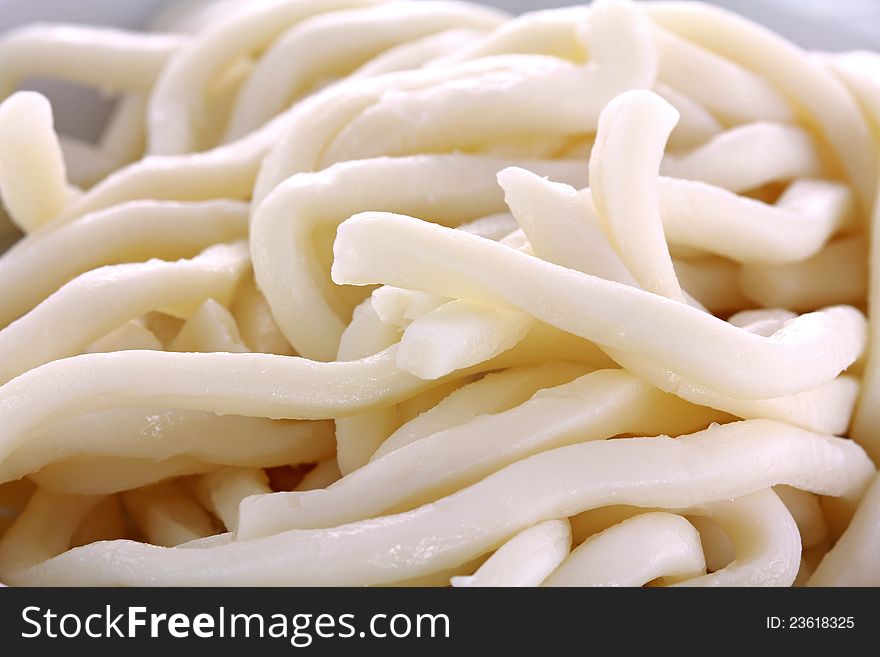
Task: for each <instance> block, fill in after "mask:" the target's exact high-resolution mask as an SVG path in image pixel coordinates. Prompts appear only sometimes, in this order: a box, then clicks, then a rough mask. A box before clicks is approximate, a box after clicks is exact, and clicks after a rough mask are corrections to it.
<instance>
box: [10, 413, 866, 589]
mask: <svg viewBox="0 0 880 657" xmlns="http://www.w3.org/2000/svg"><path fill="white" fill-rule="evenodd" d="M756 460H757V461H759V462H761V463H764V464H765V467H762V468H755V467H754V463H755V461H756ZM831 463H834V464H835V467H828V466H829V465H830V464H831ZM657 471H665V472H669V473H677V476H668V477H665V478H663V479H658V478H656V477H654V476H653V475H652V473H656V472H657ZM873 475H874V467H873V465H872V464H871V463H870V461H869V460H868V458H867V456H865V454H864V452H863V451H862V450H861V449H860V448H859V447H858V446H857V445H855V444H854V443H852V442H850V441H847V440H841V439H839V438H834V437H830V436H820V435H817V434H810V433H808V432H804V431H801V430H797V429H793V428H791V427H788V426H786V425H783V424H779V423H776V422H772V421H766V420H753V421H747V422H740V423H736V424H729V425H724V426H716V427H713V428H710V429H709V430H707V431H704V432H701V433H699V434H694V435H692V436H689V437H686V438H678V439H675V440H672V439H669V438H642V439H631V440H612V441H598V442H591V443H584V444H580V445H573V446H570V447H563V448H560V449H556V450H552V451H549V452H545V453H543V454H538V455H536V456H532V457H530V458H528V459H524V460H523V461H520V462H518V463H515V464H513V465H510V466H508V467H506V468H504V469H502V470H500V471H498V472H496V473H495V474H492V475H490V476H489V477H487V478H486V479H484V480H482V481H481V482H479V483H477V484H474V485H472V486H470V487H468V488H465V489H464V490H462V491H460V492H458V493H456V494H454V495H451V496H449V497H445V498H443V499H441V500H439V501H437V502H434V503H432V504H428V505H425V506H422V507H419V508H418V509H415V510H413V511H410V512H407V513H402V514H398V515H393V516H384V517H382V518H378V519H375V520H366V521H361V522H357V523H352V524H349V525H342V526H340V527H335V528H333V529H317V530H291V531H288V532H284V533H281V534H275V535H273V536H268V537H265V538H260V539H255V540H251V541H237V542H232V543H228V544H225V545H220V546H217V547H208V548H205V549H199V550H175V549H168V548H162V547H158V546H151V545H145V544H141V543H134V542H130V541H107V542H101V543H93V544H92V545H88V546H84V547H81V548H76V549H74V550H71V551H69V552H66V553H64V554H62V555H60V556H58V557H54V558H53V559H50V560H48V561H46V562H43V563H41V564H39V565H36V566H33V567H31V568H26V569H23V570H19V571H15V572H11V573H9V574H7V581H8V582H10V583H12V584H30V585H48V584H55V585H61V584H68V585H70V584H74V583H76V584H93V585H97V584H105V585H106V584H117V585H119V584H142V585H154V586H156V585H161V584H162V583H169V582H174V583H175V584H178V585H206V584H213V585H218V584H226V585H232V584H235V583H248V584H250V585H275V586H279V585H294V584H298V585H331V584H332V585H362V584H378V583H383V582H386V583H390V582H392V581H400V580H401V579H404V578H410V577H418V576H421V575H425V574H428V573H431V572H436V571H438V570H442V569H444V568H450V567H454V566H455V565H458V564H461V563H464V562H466V561H469V560H471V559H474V558H476V557H477V556H479V555H481V554H484V553H486V552H487V551H489V550H492V549H494V548H496V547H498V546H500V545H501V544H502V543H503V542H504V541H506V540H507V539H508V538H509V537H511V536H513V535H514V534H516V533H518V532H520V531H522V530H523V529H525V528H527V527H529V526H531V525H534V524H536V523H538V522H541V521H544V520H552V519H554V518H560V517H567V516H571V515H574V514H576V513H579V512H580V511H584V510H586V509H589V508H595V507H597V506H602V505H605V504H609V503H612V500H613V502H614V503H617V504H620V503H623V504H633V505H636V506H652V507H661V508H663V507H665V508H675V509H678V508H686V507H692V506H697V505H701V504H705V503H708V502H711V501H715V500H719V499H729V498H735V497H741V496H743V495H747V494H749V493H752V492H756V491H759V490H762V489H764V488H767V487H768V486H770V485H776V484H780V483H785V484H789V485H793V486H796V487H798V488H803V489H806V490H811V491H813V492H816V493H820V494H823V495H842V496H844V497H847V498H858V497H859V496H860V495H861V493H862V492H863V491H864V489H865V487H866V485H867V484H868V481H869V480H870V478H871V477H872V476H873ZM792 524H793V523H792ZM796 533H797V529H796V527H795V535H796ZM426 546H430V548H431V549H425V548H426ZM392 548H393V550H394V554H395V558H394V559H393V560H389V559H388V558H387V557H388V553H389V550H391V549H392ZM71 563H75V564H76V567H75V568H71V567H70V566H71Z"/></svg>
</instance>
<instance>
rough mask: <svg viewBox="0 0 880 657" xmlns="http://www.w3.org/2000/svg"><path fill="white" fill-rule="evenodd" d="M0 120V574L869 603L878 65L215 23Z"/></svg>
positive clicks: (536, 30) (280, 13) (28, 42)
mask: <svg viewBox="0 0 880 657" xmlns="http://www.w3.org/2000/svg"><path fill="white" fill-rule="evenodd" d="M34 77H50V78H58V79H62V80H66V81H68V82H72V83H76V84H80V85H85V86H90V87H94V88H96V89H98V90H100V91H102V92H103V93H106V94H112V95H113V98H114V99H115V101H116V103H115V109H114V110H113V112H112V114H111V116H110V119H109V121H108V122H107V124H106V126H105V128H104V132H103V134H102V135H101V136H100V137H99V138H98V139H97V140H96V141H95V143H89V142H85V141H80V140H76V139H73V138H70V137H66V136H59V135H58V134H56V132H55V130H54V127H53V121H54V119H53V109H52V107H51V105H50V104H49V102H48V100H47V99H46V98H45V97H43V96H41V95H39V94H37V93H34V92H29V91H16V89H17V88H18V87H19V85H20V84H21V83H22V82H23V81H25V80H28V79H31V78H34ZM0 97H2V98H3V100H2V103H0V201H2V205H3V208H4V211H3V212H2V214H0V245H6V246H8V248H7V249H6V250H5V252H4V253H2V255H0V581H2V582H4V583H7V584H10V585H302V586H328V585H330V586H336V585H339V586H343V585H349V586H350V585H388V584H424V583H426V582H431V583H437V584H445V585H452V586H456V587H474V586H643V585H652V586H656V585H675V586H743V585H754V586H790V585H793V584H794V585H816V586H837V585H880V560H878V554H880V479H878V475H877V474H876V467H875V466H876V464H877V463H878V462H880V461H878V459H880V319H878V316H877V313H878V312H880V251H878V249H880V232H878V231H880V204H878V202H877V190H878V174H880V55H874V54H871V53H845V54H840V55H829V54H823V53H808V52H804V51H803V50H801V49H800V48H798V47H797V46H795V45H793V44H791V43H789V42H787V41H785V40H784V39H783V38H781V37H779V36H777V35H775V34H773V33H771V32H770V31H768V30H766V29H765V28H763V27H761V26H759V25H755V24H753V23H750V22H748V21H746V20H745V19H742V18H740V17H738V16H736V15H733V14H730V13H728V12H726V11H724V10H721V9H718V8H714V7H712V6H709V5H703V4H699V3H678V2H656V3H646V4H640V3H637V2H628V1H625V0H595V2H593V3H592V4H591V5H589V6H583V7H574V8H568V9H561V10H548V11H537V12H532V13H528V14H525V15H523V16H519V17H516V18H511V17H509V16H506V15H505V14H503V13H501V12H498V11H495V10H492V9H489V8H486V7H483V6H480V5H477V4H468V3H464V2H453V1H446V0H443V1H440V0H424V1H415V0H266V1H265V2H260V3H246V2H243V1H238V0H232V1H230V0H225V1H223V2H216V3H214V4H211V3H207V4H204V3H203V4H201V5H196V6H194V7H191V8H190V9H189V10H181V9H180V8H179V7H178V8H176V9H175V10H174V11H169V12H168V13H166V14H165V15H163V16H160V17H158V18H157V20H156V21H155V23H154V25H153V28H152V29H151V30H150V31H145V32H138V33H134V32H125V31H120V30H112V29H107V28H100V27H81V26H68V25H48V24H46V25H43V24H41V25H32V26H26V27H23V28H20V29H18V30H15V31H13V32H10V33H8V34H6V35H3V36H2V37H0Z"/></svg>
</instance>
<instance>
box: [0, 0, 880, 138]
mask: <svg viewBox="0 0 880 657" xmlns="http://www.w3.org/2000/svg"><path fill="white" fill-rule="evenodd" d="M206 1H209V0H0V34H2V32H4V31H6V30H8V29H11V28H13V27H16V26H18V25H22V24H25V23H32V22H37V21H42V22H46V21H55V22H59V21H60V22H74V23H92V24H103V25H114V26H117V27H122V28H129V29H137V28H142V27H145V26H147V25H149V23H150V19H151V17H153V16H155V15H156V14H157V13H158V12H159V11H160V10H161V9H164V8H168V7H169V6H175V7H174V8H175V9H176V8H178V7H180V6H183V5H185V4H187V3H194V4H199V3H204V2H206ZM220 1H221V2H223V1H224V0H220ZM238 1H239V2H240V1H241V0H238ZM250 1H251V2H260V1H261V0H250ZM482 1H483V2H484V3H485V4H490V5H494V6H496V7H500V8H502V9H505V10H507V11H509V12H512V13H522V12H525V11H534V10H538V9H550V8H553V7H563V6H566V5H574V4H584V3H585V0H581V1H580V2H578V1H577V0H482ZM648 1H651V0H648ZM711 2H712V4H716V5H720V6H723V7H726V8H728V9H732V10H733V11H736V12H737V13H739V14H742V15H744V16H746V17H748V18H751V19H752V20H755V21H758V22H760V23H763V24H764V25H766V26H767V27H769V28H770V29H772V30H774V31H776V32H779V33H780V34H782V35H784V36H786V37H788V38H789V39H791V40H792V41H795V42H796V43H799V44H800V45H802V46H804V47H805V48H811V49H817V50H831V51H839V50H855V49H871V50H877V51H880V0H711ZM27 86H28V87H29V88H34V89H37V90H39V91H42V92H44V93H46V94H47V95H48V96H49V97H50V99H51V100H52V102H53V105H54V106H55V108H56V127H57V128H58V129H59V130H60V131H61V132H63V133H66V134H69V135H72V136H76V137H80V138H84V139H90V138H92V137H93V136H94V135H96V134H97V132H98V131H99V127H100V126H101V125H102V124H103V121H104V117H105V116H106V113H107V111H108V107H109V105H108V103H107V102H106V101H103V100H102V99H100V98H98V97H96V96H95V94H94V93H91V92H89V91H87V90H84V89H80V88H77V87H73V86H71V85H64V84H63V83H56V82H48V83H46V82H40V81H36V82H29V83H28V84H27ZM69 108H75V111H68V109H69Z"/></svg>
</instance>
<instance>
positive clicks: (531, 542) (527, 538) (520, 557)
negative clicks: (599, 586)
mask: <svg viewBox="0 0 880 657" xmlns="http://www.w3.org/2000/svg"><path fill="white" fill-rule="evenodd" d="M570 548H571V525H569V524H568V520H547V521H545V522H542V523H540V524H537V525H535V526H534V527H529V528H528V529H526V530H525V531H522V532H520V533H519V534H517V535H516V536H514V537H513V538H512V539H510V540H509V541H507V543H505V544H504V545H502V546H501V547H500V548H498V550H496V551H495V553H494V554H493V555H492V556H491V557H489V558H488V559H487V560H486V562H485V563H484V564H483V565H482V566H480V567H479V568H478V569H477V571H476V572H475V573H474V574H473V575H469V576H467V577H453V578H452V582H451V583H452V586H456V587H489V586H491V587H503V586H504V587H510V586H540V585H541V582H543V581H544V580H545V579H546V577H547V575H549V574H550V573H552V572H553V571H554V569H555V568H556V567H557V566H558V565H559V564H560V563H561V562H562V560H563V559H565V558H566V557H567V556H568V551H569V549H570Z"/></svg>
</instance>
